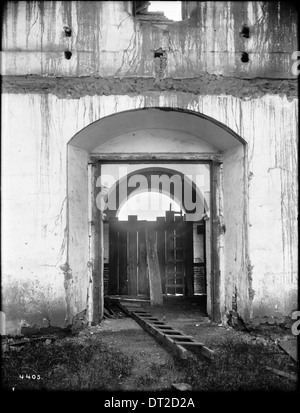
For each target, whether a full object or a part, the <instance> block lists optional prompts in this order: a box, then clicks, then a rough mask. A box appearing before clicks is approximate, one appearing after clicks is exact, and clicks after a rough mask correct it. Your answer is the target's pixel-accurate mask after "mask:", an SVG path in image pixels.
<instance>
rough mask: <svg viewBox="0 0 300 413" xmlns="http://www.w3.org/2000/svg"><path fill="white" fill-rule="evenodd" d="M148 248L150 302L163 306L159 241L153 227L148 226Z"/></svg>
mask: <svg viewBox="0 0 300 413" xmlns="http://www.w3.org/2000/svg"><path fill="white" fill-rule="evenodd" d="M146 249H147V263H148V269H149V285H150V302H151V305H153V306H154V305H157V306H162V305H163V295H162V287H161V277H160V269H159V262H158V255H157V242H156V236H155V230H154V229H153V228H147V227H146Z"/></svg>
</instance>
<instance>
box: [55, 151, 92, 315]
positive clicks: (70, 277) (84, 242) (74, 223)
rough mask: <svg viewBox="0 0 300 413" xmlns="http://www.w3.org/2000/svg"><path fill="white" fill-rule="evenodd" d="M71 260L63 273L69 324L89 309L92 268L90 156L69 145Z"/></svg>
mask: <svg viewBox="0 0 300 413" xmlns="http://www.w3.org/2000/svg"><path fill="white" fill-rule="evenodd" d="M67 162H68V176H67V179H68V188H67V190H68V192H67V193H68V257H67V261H66V264H65V266H64V267H63V268H62V269H63V272H64V280H65V281H64V286H65V290H66V301H67V303H68V308H67V323H71V321H72V316H74V315H75V314H77V313H80V312H81V311H84V310H86V309H87V297H88V287H89V283H88V275H89V273H88V264H89V259H90V255H89V219H88V218H89V196H90V194H89V193H88V188H89V184H88V153H87V152H86V151H85V150H83V149H80V148H76V147H73V146H71V145H68V161H67Z"/></svg>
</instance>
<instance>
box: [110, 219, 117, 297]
mask: <svg viewBox="0 0 300 413" xmlns="http://www.w3.org/2000/svg"><path fill="white" fill-rule="evenodd" d="M118 238H119V237H118V232H117V231H116V227H115V225H109V282H108V293H109V294H119V274H118V259H119V258H118V244H119V239H118Z"/></svg>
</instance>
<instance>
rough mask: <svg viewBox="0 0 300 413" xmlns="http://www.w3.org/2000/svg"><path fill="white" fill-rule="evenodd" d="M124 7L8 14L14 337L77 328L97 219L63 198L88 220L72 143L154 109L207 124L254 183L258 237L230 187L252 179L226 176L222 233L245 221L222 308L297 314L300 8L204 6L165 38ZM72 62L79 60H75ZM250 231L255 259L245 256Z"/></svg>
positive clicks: (29, 9)
mask: <svg viewBox="0 0 300 413" xmlns="http://www.w3.org/2000/svg"><path fill="white" fill-rule="evenodd" d="M129 6H130V2H122V1H115V2H84V1H76V2H68V1H58V2H53V1H49V2H43V1H38V2H35V1H34V2H6V3H5V9H4V14H3V31H2V50H3V51H2V69H3V70H2V72H3V73H2V74H3V79H2V84H3V96H2V135H3V136H5V139H3V140H2V153H3V154H5V156H3V157H2V188H3V189H2V197H3V200H4V202H3V203H2V214H3V215H2V217H4V218H5V219H2V284H3V297H4V303H3V304H4V306H5V308H7V309H8V314H7V323H8V326H9V328H8V329H7V330H11V331H13V330H18V329H19V324H20V322H21V320H23V318H25V321H27V322H37V323H39V322H42V320H43V318H46V319H48V320H49V321H50V323H52V324H55V325H64V323H65V316H66V314H67V315H68V318H67V322H70V320H71V319H72V316H73V315H75V314H76V313H78V312H82V311H83V310H85V307H86V299H87V279H88V278H87V277H88V271H89V268H88V265H89V264H88V262H89V261H88V260H89V255H88V251H87V248H88V242H85V234H87V231H88V229H87V228H88V218H87V217H86V216H85V215H84V214H83V215H82V217H81V222H80V223H78V222H77V218H74V215H72V210H70V209H68V206H69V204H68V202H67V200H68V197H67V196H69V197H73V198H72V200H75V204H74V205H77V206H78V208H81V210H82V211H86V204H85V202H86V198H85V189H84V188H85V187H86V181H85V180H86V179H87V171H85V170H84V173H82V174H79V172H80V171H78V180H77V181H74V184H75V185H74V186H73V187H70V186H69V187H68V188H67V171H68V168H73V169H72V170H73V172H74V174H75V175H76V168H74V165H70V164H69V165H67V143H68V142H69V141H70V139H71V138H72V137H73V136H74V135H75V134H76V133H77V132H78V131H80V130H81V129H82V128H84V127H85V126H87V125H89V124H90V123H92V122H94V121H96V120H98V119H101V118H103V117H105V116H108V115H111V114H114V113H118V112H121V111H125V110H130V109H139V108H147V107H170V108H181V109H188V110H192V111H195V112H198V113H203V114H205V115H208V116H211V117H212V118H214V119H216V120H218V121H220V122H222V123H223V124H224V125H227V126H228V127H229V128H231V129H232V130H233V131H234V132H236V133H237V134H238V135H240V136H241V137H242V138H243V139H244V140H245V141H246V142H247V148H246V159H245V165H244V166H245V171H246V173H247V174H248V175H247V176H246V177H245V176H244V177H243V178H247V179H248V183H247V185H248V186H247V187H245V188H244V192H245V194H246V195H247V197H248V199H247V200H246V203H247V208H246V210H247V212H246V213H247V214H248V216H247V218H249V227H246V226H243V225H241V222H242V219H243V218H242V216H241V210H242V209H243V206H242V200H241V199H235V198H232V199H230V189H229V188H228V183H229V182H230V183H231V182H233V181H234V182H235V184H236V185H240V186H242V184H244V185H245V182H246V181H247V179H244V181H243V183H242V177H241V176H239V170H238V167H237V170H235V171H233V170H232V171H229V170H228V169H227V171H226V172H225V173H224V176H223V183H224V199H223V206H224V214H223V216H221V215H220V217H221V219H222V220H223V221H224V225H225V227H226V221H227V220H228V219H230V220H234V219H236V227H235V228H229V229H228V228H227V229H226V232H225V233H224V234H223V239H222V242H224V246H225V247H224V255H223V258H224V261H223V262H222V263H221V265H223V269H225V273H226V272H228V273H230V274H231V275H230V277H229V276H227V278H223V279H222V283H221V289H222V291H223V292H224V294H223V298H222V300H223V301H222V303H221V305H222V308H223V309H224V311H229V310H230V309H231V308H232V295H235V294H236V295H235V300H236V301H235V305H237V310H238V311H240V313H241V314H242V315H243V316H244V317H248V316H250V317H254V318H255V317H265V316H268V315H274V316H278V317H281V316H282V315H288V314H289V312H290V311H291V310H292V309H295V308H297V263H298V262H297V257H298V254H297V252H298V251H297V241H298V239H297V231H296V228H297V214H298V211H297V199H298V186H297V179H298V177H297V150H296V149H297V136H298V134H297V121H298V100H297V95H298V90H297V76H296V75H295V74H293V73H292V70H291V68H292V64H293V63H294V61H293V60H292V53H293V52H294V51H295V50H298V48H299V47H298V43H297V35H296V34H297V16H296V12H295V10H294V9H293V8H292V7H291V4H290V2H280V3H279V2H199V7H198V9H197V10H195V11H194V12H193V13H191V17H190V18H189V19H187V20H185V21H182V22H177V23H174V24H171V25H169V26H167V27H164V28H162V27H158V26H155V25H151V24H149V23H142V22H140V21H138V19H136V18H134V17H133V16H132V15H131V13H130V7H129ZM243 24H247V25H248V26H249V30H250V37H249V38H244V37H243V36H241V28H242V25H243ZM64 26H68V27H69V28H71V36H69V37H67V36H66V35H65V31H64ZM160 48H161V49H162V50H163V53H164V56H165V57H166V61H165V63H166V65H165V67H164V71H163V74H162V73H160V75H159V76H158V77H156V72H155V59H154V51H155V50H158V49H160ZM65 51H69V52H71V53H72V55H71V58H70V59H66V58H65ZM242 52H245V53H248V56H249V62H248V63H243V62H242V61H241V53H242ZM163 76H164V77H163ZM113 143H115V141H113V140H112V141H111V142H108V143H107V145H108V146H109V145H112V144H113ZM132 143H133V144H134V142H132ZM99 144H100V143H99ZM72 157H73V159H78V160H80V161H81V163H82V164H84V162H85V159H86V154H85V153H83V152H81V151H80V150H77V151H76V150H75V149H74V148H70V153H69V159H72ZM231 159H240V162H241V163H242V162H244V161H243V156H242V154H241V153H238V149H237V150H233V151H231V152H228V153H227V154H225V156H224V162H225V163H226V162H227V163H228V164H229V163H230V160H231ZM237 165H238V163H237ZM81 172H83V171H81ZM79 175H80V177H79ZM83 181H84V182H83ZM244 218H245V217H244ZM67 223H69V225H71V226H72V225H73V227H74V228H78V234H77V236H76V237H75V238H76V239H70V232H69V227H68V224H67ZM246 233H247V234H248V237H249V238H248V239H249V245H248V248H249V250H248V252H249V256H248V255H247V251H246V250H244V247H242V248H241V246H240V245H239V243H240V242H242V238H243V236H242V235H243V234H246ZM72 243H74V245H75V244H76V243H78V245H77V247H76V245H75V247H76V248H77V251H78V254H74V255H71V256H70V255H69V253H68V249H67V245H68V244H69V245H71V244H72ZM76 248H75V251H76ZM236 248H239V251H240V254H235V252H236ZM226 254H227V261H226ZM232 259H233V261H234V262H232ZM235 259H236V261H235ZM82 274H84V275H83V276H82ZM245 297H247V300H249V301H248V302H246V301H247V300H246V301H245V299H244V298H245ZM12 302H14V303H16V305H15V306H13V308H12V306H11V303H12ZM248 304H249V305H248ZM249 312H250V314H249Z"/></svg>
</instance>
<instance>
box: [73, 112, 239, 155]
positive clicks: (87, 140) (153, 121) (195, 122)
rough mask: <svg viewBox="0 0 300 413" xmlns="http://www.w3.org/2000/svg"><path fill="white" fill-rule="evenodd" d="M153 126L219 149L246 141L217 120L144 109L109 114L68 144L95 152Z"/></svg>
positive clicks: (190, 113) (194, 114)
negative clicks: (112, 140)
mask: <svg viewBox="0 0 300 413" xmlns="http://www.w3.org/2000/svg"><path fill="white" fill-rule="evenodd" d="M151 129H161V130H162V129H165V130H169V131H172V130H173V131H176V132H182V133H185V134H190V135H192V136H193V137H196V138H198V139H201V140H202V141H204V142H206V143H207V144H208V145H210V146H213V147H214V148H215V149H216V150H217V151H219V152H223V151H226V150H227V149H230V148H232V147H234V146H237V145H240V144H242V143H244V141H243V139H242V138H241V137H239V136H238V135H237V134H236V133H234V132H233V131H232V130H231V129H229V128H228V127H227V126H225V125H223V124H221V123H220V122H218V121H216V120H215V119H212V118H210V117H208V116H204V115H202V114H196V113H194V112H191V111H186V110H185V111H184V110H179V109H172V108H151V109H149V108H144V109H138V110H130V111H125V112H120V113H117V114H114V115H110V116H107V117H105V118H102V119H100V120H98V121H96V122H94V123H92V124H90V125H88V126H87V127H85V128H84V129H82V130H81V131H79V132H78V133H77V134H76V135H75V136H74V137H73V138H72V139H71V141H70V142H69V143H70V144H71V145H72V146H76V147H80V148H82V149H85V150H86V151H88V152H92V151H93V150H94V149H95V148H97V147H98V146H100V145H102V144H104V143H105V142H108V141H109V140H111V139H113V138H115V137H118V136H122V135H124V134H128V133H130V132H134V131H140V130H151ZM116 152H118V150H116Z"/></svg>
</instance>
